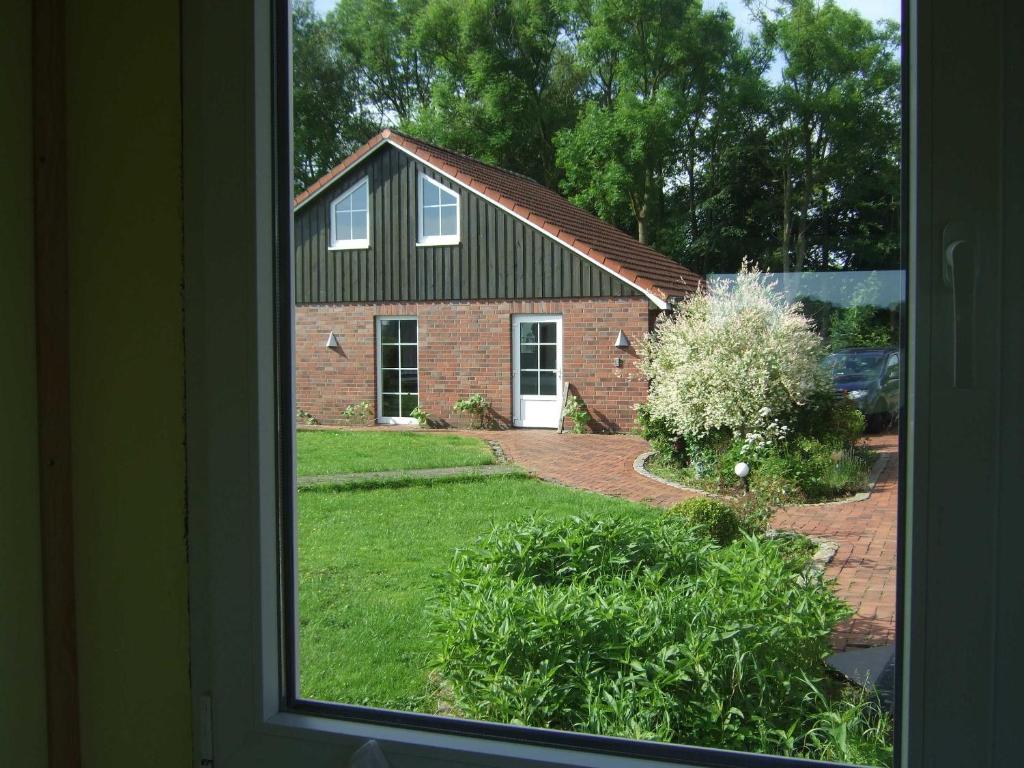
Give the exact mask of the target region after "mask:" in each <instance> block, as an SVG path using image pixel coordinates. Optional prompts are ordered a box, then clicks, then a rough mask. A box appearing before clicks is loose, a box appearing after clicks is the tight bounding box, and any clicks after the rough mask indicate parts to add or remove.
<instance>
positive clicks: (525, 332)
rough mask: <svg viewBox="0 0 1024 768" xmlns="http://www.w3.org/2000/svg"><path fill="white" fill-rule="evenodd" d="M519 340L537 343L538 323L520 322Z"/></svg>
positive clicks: (525, 342) (526, 342)
mask: <svg viewBox="0 0 1024 768" xmlns="http://www.w3.org/2000/svg"><path fill="white" fill-rule="evenodd" d="M519 341H521V342H522V343H524V344H536V343H537V324H536V323H520V324H519Z"/></svg>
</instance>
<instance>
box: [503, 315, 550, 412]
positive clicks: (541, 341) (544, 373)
mask: <svg viewBox="0 0 1024 768" xmlns="http://www.w3.org/2000/svg"><path fill="white" fill-rule="evenodd" d="M561 392H562V318H561V317H560V316H558V315H513V317H512V403H513V413H512V420H513V424H515V426H517V427H547V428H549V429H557V428H558V425H559V422H560V421H561V418H562V398H561Z"/></svg>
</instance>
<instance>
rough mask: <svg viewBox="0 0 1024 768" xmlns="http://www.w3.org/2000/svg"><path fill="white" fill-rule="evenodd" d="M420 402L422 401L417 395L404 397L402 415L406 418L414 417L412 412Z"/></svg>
mask: <svg viewBox="0 0 1024 768" xmlns="http://www.w3.org/2000/svg"><path fill="white" fill-rule="evenodd" d="M419 402H420V399H419V398H418V397H417V396H416V395H402V415H403V416H405V417H406V418H408V417H410V416H412V412H413V410H415V408H416V406H417V405H419Z"/></svg>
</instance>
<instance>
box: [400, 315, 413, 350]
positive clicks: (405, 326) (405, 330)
mask: <svg viewBox="0 0 1024 768" xmlns="http://www.w3.org/2000/svg"><path fill="white" fill-rule="evenodd" d="M401 323H402V338H401V341H402V343H403V344H415V343H416V321H415V320H402V321H401Z"/></svg>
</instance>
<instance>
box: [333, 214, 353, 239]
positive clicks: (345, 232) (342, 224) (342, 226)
mask: <svg viewBox="0 0 1024 768" xmlns="http://www.w3.org/2000/svg"><path fill="white" fill-rule="evenodd" d="M350 222H351V215H350V214H349V213H348V211H336V212H335V214H334V238H335V240H337V241H343V240H349V239H351V234H350V232H351V230H350Z"/></svg>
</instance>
